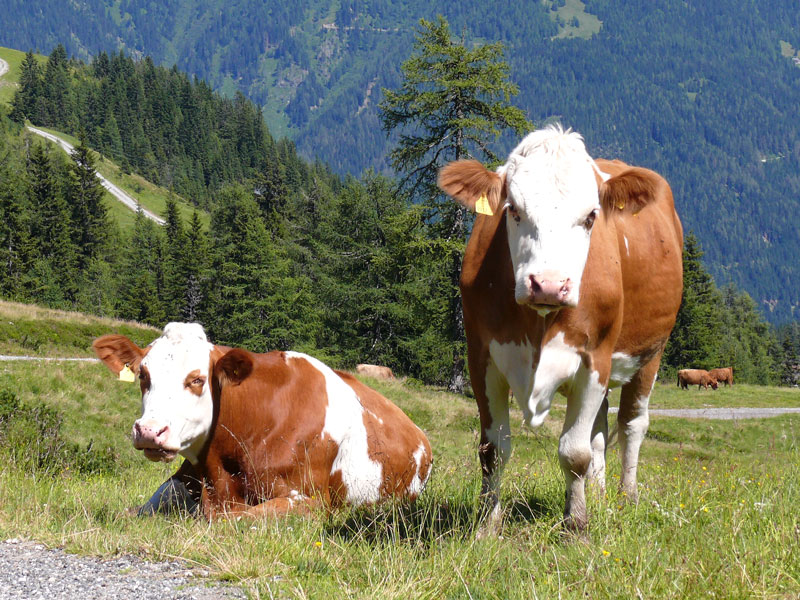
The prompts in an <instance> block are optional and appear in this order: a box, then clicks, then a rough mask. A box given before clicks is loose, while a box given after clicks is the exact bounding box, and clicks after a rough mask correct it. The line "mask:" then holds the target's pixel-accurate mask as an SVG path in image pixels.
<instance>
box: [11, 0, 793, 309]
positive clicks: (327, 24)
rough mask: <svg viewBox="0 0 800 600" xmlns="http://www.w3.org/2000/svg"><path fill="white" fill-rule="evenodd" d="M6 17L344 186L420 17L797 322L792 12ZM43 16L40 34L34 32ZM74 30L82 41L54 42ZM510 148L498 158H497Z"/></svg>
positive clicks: (336, 8) (504, 10)
mask: <svg viewBox="0 0 800 600" xmlns="http://www.w3.org/2000/svg"><path fill="white" fill-rule="evenodd" d="M2 5H5V6H6V12H7V13H8V14H19V15H20V18H21V21H22V23H21V26H20V27H19V28H17V29H16V30H15V31H7V32H4V33H3V34H0V43H3V42H4V41H5V40H6V39H9V38H10V37H14V38H15V39H16V40H18V41H17V43H16V45H17V47H20V48H25V47H26V44H27V45H33V46H38V47H42V46H46V45H47V44H53V43H54V42H55V41H56V40H58V42H62V43H64V44H65V45H66V47H67V50H68V51H69V52H70V53H72V54H76V55H78V56H82V57H84V58H85V59H88V57H89V56H90V55H91V54H92V53H93V52H96V51H98V50H100V49H104V50H114V49H115V48H126V49H127V50H128V51H131V52H134V53H138V55H144V54H149V55H153V57H154V60H155V61H156V62H159V63H162V64H164V63H167V64H168V63H169V61H171V60H175V61H177V63H178V65H179V67H180V68H182V69H185V70H187V71H189V72H190V73H194V74H196V75H198V76H201V77H205V78H207V79H208V80H209V81H210V82H211V83H212V85H213V86H214V87H215V88H216V89H221V90H225V91H226V92H227V93H230V92H231V91H232V90H234V89H239V90H241V91H244V92H245V93H246V94H247V96H248V97H249V98H251V99H253V100H255V101H256V102H258V103H259V104H261V105H262V107H263V114H264V116H265V119H266V121H267V123H268V125H269V127H270V131H271V132H272V133H273V135H277V136H280V135H284V134H288V135H290V137H292V139H294V140H295V142H296V144H297V148H298V151H299V152H300V153H301V154H303V155H304V156H305V157H306V158H308V159H319V160H322V161H324V162H326V163H328V164H329V165H330V166H331V168H332V169H333V170H334V171H335V172H338V173H348V172H349V173H354V174H358V173H360V172H362V170H363V169H365V168H368V167H369V168H374V169H376V170H378V171H379V172H388V171H389V166H388V164H387V156H388V149H389V148H390V147H391V145H392V144H393V142H394V138H391V139H388V140H387V137H386V135H385V134H384V132H383V131H382V129H381V126H380V121H379V118H378V113H377V108H376V105H377V103H378V102H379V98H380V96H379V91H380V89H381V88H384V87H385V88H396V87H397V86H398V85H399V83H400V81H401V79H400V71H399V66H400V64H401V63H402V61H403V60H405V59H406V58H407V57H408V55H409V54H410V52H411V42H412V40H413V33H414V31H415V30H416V28H417V18H418V17H426V18H433V17H434V16H435V14H436V13H438V12H441V13H442V14H444V16H445V17H446V18H448V19H449V20H450V22H451V26H452V30H453V32H454V33H455V34H456V35H461V36H463V38H464V39H465V41H466V43H470V44H471V43H479V42H482V41H496V40H500V41H502V42H503V43H504V45H505V47H506V58H507V61H508V63H509V65H510V67H511V77H512V80H514V81H515V82H516V83H517V84H518V85H519V86H520V95H519V96H517V97H516V98H515V99H514V102H515V103H516V104H517V105H519V106H521V107H522V108H523V109H525V110H526V111H527V112H528V115H529V117H530V118H531V120H533V121H534V122H535V123H536V124H537V125H538V126H541V125H542V124H543V123H545V122H548V121H552V120H555V119H558V120H560V121H561V122H562V123H563V124H564V125H565V126H569V127H572V128H573V129H575V130H577V131H579V132H580V133H582V134H583V135H584V137H585V139H586V142H587V146H588V147H589V149H590V152H591V153H592V154H593V155H595V156H598V157H600V156H602V157H607V158H620V159H622V160H625V161H626V162H629V163H631V164H638V165H642V166H646V167H649V168H652V169H655V170H657V171H659V172H660V173H662V174H663V175H664V176H665V177H667V179H668V180H669V181H670V183H671V185H672V186H673V190H674V192H675V196H676V202H677V204H678V207H679V212H680V214H681V216H682V219H683V221H684V225H685V227H686V229H687V231H694V232H695V233H697V235H698V237H699V239H700V241H701V242H702V245H703V248H704V249H705V251H706V261H707V263H708V265H709V268H710V270H711V272H712V273H713V275H714V276H715V278H716V279H717V281H718V282H719V283H720V285H724V284H726V283H728V282H732V283H735V284H736V285H737V286H739V287H740V288H742V289H745V290H748V291H749V293H750V294H751V295H752V296H753V297H754V298H756V299H757V301H758V303H759V305H760V306H761V307H762V309H763V310H764V312H765V314H766V315H767V317H768V318H770V320H772V321H773V322H776V323H779V322H783V321H787V320H790V319H796V318H797V316H798V313H797V310H800V308H799V307H800V291H798V288H797V286H796V285H793V282H794V281H796V280H797V277H798V275H800V272H798V265H797V261H796V258H795V257H796V256H797V255H798V253H800V230H799V229H798V227H797V225H795V224H793V223H792V220H791V219H786V218H784V217H783V215H788V214H792V213H793V209H794V208H796V202H797V198H798V197H800V178H798V176H797V173H798V171H800V166H799V165H800V124H799V123H797V122H796V121H797V120H796V119H794V118H793V117H792V115H793V114H794V111H795V109H794V108H793V107H796V106H797V105H798V104H800V91H798V86H797V80H798V77H800V70H798V69H797V67H796V66H795V64H794V62H793V58H796V56H794V55H793V56H789V55H788V48H790V47H791V48H796V47H800V33H798V30H797V27H796V23H797V12H798V11H797V7H796V6H795V5H794V4H793V3H792V2H789V1H788V0H779V1H777V2H775V3H772V4H771V5H770V8H769V10H765V9H764V8H762V7H761V6H760V5H759V4H758V3H756V2H752V1H749V0H748V1H745V2H738V3H734V2H726V3H722V4H715V5H714V6H706V5H700V4H697V5H695V4H689V3H685V2H678V1H669V2H665V3H663V5H659V7H657V8H654V7H653V6H652V5H645V4H643V3H640V2H635V1H633V0H625V1H624V2H611V1H610V0H587V1H586V2H585V3H582V2H579V1H578V0H554V1H545V2H541V3H538V2H537V3H533V4H526V5H524V6H496V7H495V6H485V5H482V4H480V3H477V2H466V3H460V4H459V5H449V4H444V3H434V4H433V5H429V4H427V3H422V2H419V1H411V2H408V3H404V4H403V6H397V5H394V4H392V3H391V2H388V1H384V0H380V1H375V2H372V3H369V4H366V3H363V2H360V1H357V0H344V1H341V2H336V3H334V2H327V1H324V0H318V1H314V2H310V3H309V4H308V5H307V7H306V9H305V10H303V11H292V10H291V9H290V8H288V7H286V6H284V5H281V4H279V3H277V2H256V1H255V0H232V1H230V2H227V3H221V2H214V3H210V4H204V5H203V6H197V5H194V4H192V3H188V2H187V0H169V1H168V2H165V3H164V4H163V5H159V6H151V7H148V8H147V9H143V8H142V7H141V6H140V5H138V3H135V2H130V1H124V0H117V1H114V2H110V1H106V0H87V1H86V2H85V3H83V4H82V5H81V6H82V9H81V10H78V9H77V8H76V9H74V10H73V9H70V8H69V7H64V6H59V7H55V6H50V5H49V4H47V3H43V2H41V1H40V0H32V1H31V2H28V3H22V2H20V1H19V0H2V1H0V6H2ZM12 9H13V10H14V11H16V12H13V13H12V12H11V10H12ZM37 9H38V10H40V11H42V16H43V19H42V20H41V21H40V22H34V19H33V18H32V15H33V13H34V12H35V10H37ZM78 13H80V14H81V15H82V16H83V19H84V20H83V21H80V23H82V24H78V23H79V20H78V19H77V17H75V15H76V14H78ZM87 15H90V16H87ZM592 18H593V19H596V21H594V20H592ZM590 20H591V21H592V22H593V23H600V26H599V27H597V26H595V29H596V31H589V30H587V27H588V25H587V23H588V21H590ZM68 23H73V24H74V25H73V27H74V32H73V33H74V35H72V36H71V37H61V34H59V33H57V32H59V31H61V30H63V29H64V27H65V24H68ZM48 27H49V29H48ZM643 32H645V33H644V34H643ZM368 89H370V90H371V93H370V95H369V98H370V101H369V102H365V98H367V97H368V96H367V90H368ZM515 142H516V140H512V139H510V138H503V139H501V140H498V141H497V142H496V144H495V147H496V148H497V150H498V153H499V154H500V155H504V154H505V153H506V152H507V151H508V150H510V149H511V148H512V147H513V145H514V143H515Z"/></svg>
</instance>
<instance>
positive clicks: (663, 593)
mask: <svg viewBox="0 0 800 600" xmlns="http://www.w3.org/2000/svg"><path fill="white" fill-rule="evenodd" d="M16 306H18V305H16ZM12 310H16V309H15V305H9V304H0V319H1V320H2V322H12V323H14V325H15V326H16V327H17V328H19V329H20V330H25V329H27V328H30V327H32V326H33V325H32V324H33V323H34V322H36V321H38V320H45V321H48V322H49V323H50V325H48V327H52V328H54V330H57V329H58V325H57V324H58V323H62V324H63V325H64V327H66V328H68V327H67V326H68V325H69V324H71V323H73V322H74V321H73V317H70V315H69V314H67V313H55V312H54V311H43V312H34V313H32V314H26V313H25V312H24V311H18V312H17V313H14V314H15V316H13V317H11V316H9V315H10V314H11V311H12ZM87 319H88V320H87V321H86V322H84V323H83V325H82V326H81V327H78V326H77V325H76V328H77V330H75V331H72V333H71V336H66V335H63V336H62V337H63V338H64V339H63V340H62V342H61V345H60V346H59V347H60V349H61V350H62V351H66V348H67V347H68V346H69V345H70V344H72V345H73V351H74V352H73V354H72V355H74V356H86V355H87V354H88V344H89V343H90V342H91V339H92V337H93V336H95V335H99V334H100V333H105V332H112V331H126V329H125V328H128V329H129V330H130V331H129V332H128V334H129V335H136V336H138V337H139V340H141V343H146V342H147V341H149V339H152V337H153V336H154V335H155V332H154V331H153V330H152V329H145V328H142V329H139V330H138V331H137V328H136V327H135V325H134V324H130V323H127V324H121V323H120V324H117V323H113V322H110V321H103V322H101V321H99V320H98V321H95V320H93V319H90V318H87ZM26 324H27V325H26ZM101 329H102V331H100V330H101ZM134 332H135V333H134ZM0 335H15V334H13V333H12V334H9V333H8V332H6V333H5V334H3V333H2V332H0ZM3 343H4V344H5V345H6V347H14V346H15V344H14V343H10V342H8V341H7V340H6V341H4V342H3ZM17 346H19V344H17ZM368 383H370V384H372V385H373V386H374V387H376V388H377V389H378V390H379V391H381V392H382V393H384V394H385V395H386V396H387V397H389V398H390V399H392V400H393V401H394V402H396V403H397V404H398V405H399V406H401V407H402V408H403V409H404V410H405V411H406V412H407V413H408V414H409V415H410V416H411V417H412V418H413V419H414V420H415V421H416V422H417V423H418V424H419V425H420V426H421V427H422V428H423V429H424V430H425V431H426V432H427V434H428V436H429V438H430V440H431V443H432V445H433V449H434V455H435V464H434V470H433V474H432V477H431V480H430V482H429V485H428V488H427V490H426V491H425V493H424V494H423V495H422V496H421V497H420V499H419V500H418V501H417V502H416V504H414V505H402V504H399V505H382V506H379V507H373V508H365V509H359V510H343V511H340V512H335V513H333V514H326V513H318V514H316V515H313V516H311V517H306V518H299V517H290V518H285V519H279V520H265V521H248V520H241V521H238V522H227V521H221V522H214V523H210V524H209V523H207V522H206V521H204V520H202V519H195V518H191V517H187V516H183V515H173V516H156V517H149V518H138V517H135V516H132V515H131V514H129V512H128V509H130V508H131V507H135V506H137V505H139V504H141V503H142V502H143V501H144V500H146V499H147V498H148V497H149V495H150V494H152V492H153V491H154V490H155V489H156V488H157V487H158V485H160V483H161V482H162V481H163V480H164V479H166V478H167V477H168V476H169V475H170V474H171V473H172V472H173V471H174V470H175V469H176V468H177V464H170V465H164V464H155V463H150V462H148V461H146V460H144V458H143V457H142V456H140V455H138V454H137V453H136V452H135V451H134V450H133V448H132V446H131V443H130V438H129V432H130V428H131V425H132V423H133V421H134V420H135V419H136V418H137V417H138V413H139V404H140V402H139V400H140V397H139V392H138V386H136V385H131V384H125V383H122V382H119V381H116V380H115V379H114V377H113V376H112V375H111V374H110V373H109V372H108V371H107V370H106V369H105V367H103V366H102V365H100V364H97V363H76V362H3V363H0V395H2V394H3V392H4V391H5V394H6V395H9V394H11V393H13V394H14V395H15V397H16V398H17V399H18V402H19V403H20V404H21V405H23V406H37V405H43V406H47V407H51V408H54V409H57V410H58V411H59V413H60V414H61V415H63V423H61V429H60V431H61V436H62V437H63V440H64V443H65V444H68V445H72V446H70V447H73V449H74V448H78V449H79V454H80V453H81V452H84V451H85V452H86V453H92V452H96V451H98V450H102V452H103V454H102V456H103V457H105V458H106V461H107V462H106V463H105V464H104V465H100V466H99V467H97V465H95V467H91V468H89V467H87V466H86V464H85V463H83V462H81V461H79V460H76V461H74V462H70V461H63V462H61V463H58V464H59V465H60V468H58V469H50V470H47V469H44V470H43V469H41V468H38V469H37V468H36V467H35V466H31V465H30V461H27V460H26V456H30V455H33V454H36V452H37V448H36V447H35V445H36V444H37V443H38V442H37V441H36V439H34V440H33V442H31V441H30V437H28V438H25V439H28V443H29V444H30V443H32V444H33V446H32V447H28V448H26V449H20V448H18V447H17V448H16V450H15V448H14V446H13V445H12V444H11V443H10V441H9V439H10V438H9V436H10V434H9V431H11V429H9V428H8V427H6V429H3V428H2V425H3V417H2V414H3V413H2V411H0V452H2V453H3V458H4V460H3V462H2V465H3V466H2V467H0V536H2V539H8V538H11V537H25V538H30V539H35V540H38V541H41V542H43V543H45V544H48V545H51V546H60V547H64V548H65V549H66V550H67V551H69V552H77V553H85V554H94V555H99V556H113V555H115V554H118V553H131V554H135V555H138V556H141V557H144V558H146V559H148V560H166V559H175V558H179V559H181V560H183V561H186V563H187V564H189V565H191V566H196V567H199V568H201V569H202V570H205V571H208V572H209V574H210V577H211V578H213V579H221V580H225V581H230V582H232V583H234V584H236V585H238V586H241V587H242V588H243V589H245V590H246V591H247V592H248V593H249V595H250V596H251V597H253V598H328V599H330V598H398V599H400V598H402V599H404V600H405V599H409V598H437V599H439V598H472V599H478V598H497V599H501V598H520V599H522V598H525V599H530V598H541V599H544V598H681V599H683V598H726V599H728V598H787V599H788V598H797V597H798V596H799V595H800V553H798V551H797V548H798V547H799V546H800V511H799V510H798V506H800V483H798V476H800V473H798V471H799V470H800V467H799V465H800V460H798V459H799V458H800V456H799V452H798V448H799V447H800V416H785V417H779V418H774V419H763V420H743V421H700V420H682V419H674V418H662V417H652V419H651V427H650V433H649V434H648V439H647V440H646V441H645V443H644V445H643V450H642V459H641V463H640V471H639V473H640V496H641V497H640V501H639V503H638V504H635V505H634V504H631V503H629V502H626V499H625V498H624V497H623V496H621V495H620V494H619V493H618V492H617V488H616V485H615V482H616V481H618V479H619V472H620V464H619V457H618V448H617V447H612V448H611V449H610V450H609V453H608V492H607V493H606V494H605V496H601V495H600V494H599V493H597V492H596V491H594V492H593V493H592V494H591V496H590V498H591V500H590V514H591V517H590V518H591V523H590V528H589V530H588V531H587V532H586V533H585V534H584V535H573V534H569V533H565V532H564V531H563V530H562V528H561V526H560V519H561V513H562V510H563V502H564V495H563V494H564V490H563V478H562V475H561V472H560V469H559V466H558V459H557V455H556V449H557V440H558V432H559V430H560V426H561V420H562V418H563V413H564V409H563V406H562V405H563V399H560V398H557V403H559V402H560V405H558V404H557V406H556V407H555V409H554V410H553V412H552V416H551V417H550V418H549V419H548V420H547V421H546V423H545V424H544V425H543V426H542V427H541V428H539V429H538V430H534V431H531V430H528V429H525V428H522V427H521V426H519V423H520V422H521V414H520V413H519V412H516V411H515V412H514V418H513V419H512V424H513V425H512V430H513V433H514V450H513V455H512V458H511V461H510V463H509V465H508V468H507V471H506V476H505V478H504V481H503V494H502V496H503V503H504V506H505V510H506V514H505V522H504V527H503V530H502V533H501V535H500V536H499V537H496V538H491V539H477V538H476V536H475V530H476V507H477V503H476V501H477V495H478V490H479V487H480V478H479V467H478V461H477V452H476V446H477V438H478V418H477V410H476V408H475V405H474V401H473V400H471V399H469V398H465V397H460V396H455V395H451V394H448V393H445V392H443V391H441V390H437V389H434V388H430V387H423V386H418V385H410V384H407V383H405V382H403V381H395V382H378V381H373V380H368ZM612 404H613V399H612ZM704 404H709V405H717V406H723V405H726V406H727V405H738V406H751V405H752V406H764V405H769V406H800V391H798V390H785V389H778V388H761V387H757V386H746V385H736V386H735V387H733V388H729V389H721V390H718V391H717V392H716V393H713V392H711V391H708V392H706V391H705V390H702V391H697V390H696V389H694V390H689V391H682V390H679V389H678V388H677V387H676V386H675V385H674V382H671V383H669V382H668V383H666V384H664V385H661V384H659V385H657V386H656V388H655V390H654V397H653V406H658V407H664V408H666V407H676V406H681V407H686V406H702V405H704ZM34 412H35V411H34ZM32 414H33V413H32ZM36 414H39V413H36ZM12 429H13V428H12ZM20 439H22V438H20ZM7 457H8V458H7ZM90 466H91V465H90Z"/></svg>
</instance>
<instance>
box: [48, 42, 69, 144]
mask: <svg viewBox="0 0 800 600" xmlns="http://www.w3.org/2000/svg"><path fill="white" fill-rule="evenodd" d="M43 91H44V97H45V101H46V105H47V113H48V119H47V122H46V123H42V124H43V125H49V126H52V127H58V128H61V129H65V130H67V131H71V130H74V128H75V126H76V125H77V123H76V122H75V121H74V112H73V111H74V108H73V103H72V90H71V87H70V80H69V70H68V67H67V51H66V50H65V49H64V46H62V45H61V44H59V45H58V46H56V47H55V48H53V51H52V52H51V53H50V56H49V57H48V59H47V66H46V67H45V72H44V82H43Z"/></svg>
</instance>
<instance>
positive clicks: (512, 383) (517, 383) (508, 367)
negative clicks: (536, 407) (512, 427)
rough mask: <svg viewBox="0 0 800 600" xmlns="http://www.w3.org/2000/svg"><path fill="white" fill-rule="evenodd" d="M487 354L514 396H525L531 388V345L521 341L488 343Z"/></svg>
mask: <svg viewBox="0 0 800 600" xmlns="http://www.w3.org/2000/svg"><path fill="white" fill-rule="evenodd" d="M489 356H490V357H491V359H492V361H493V362H494V364H495V366H496V367H497V370H498V371H500V373H501V374H502V375H503V377H505V379H506V381H507V382H508V385H509V387H510V388H511V391H512V392H513V393H514V396H515V397H516V398H518V399H519V398H527V397H528V396H530V393H531V390H532V389H533V375H534V370H533V369H534V364H533V358H534V357H533V346H532V345H531V344H530V343H528V342H527V340H526V341H524V342H521V343H516V342H506V343H500V342H498V341H497V340H492V341H491V342H490V343H489Z"/></svg>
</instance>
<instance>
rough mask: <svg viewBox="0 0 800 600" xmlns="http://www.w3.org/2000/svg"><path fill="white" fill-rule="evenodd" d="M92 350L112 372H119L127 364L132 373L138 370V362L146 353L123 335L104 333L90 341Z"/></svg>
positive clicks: (116, 373)
mask: <svg viewBox="0 0 800 600" xmlns="http://www.w3.org/2000/svg"><path fill="white" fill-rule="evenodd" d="M92 350H94V353H95V354H97V358H99V359H100V360H101V361H103V364H105V366H107V367H108V368H109V370H110V371H111V372H112V373H114V375H119V372H120V371H121V370H122V369H123V368H124V367H125V365H128V366H129V367H130V368H131V370H132V371H133V372H134V373H138V372H139V364H140V363H141V362H142V359H143V358H144V357H145V355H146V354H147V350H142V349H141V348H139V346H137V345H136V344H134V343H133V342H132V341H131V340H130V339H128V338H127V337H125V336H124V335H117V334H112V335H104V336H102V337H99V338H97V339H96V340H95V341H94V342H92Z"/></svg>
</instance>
